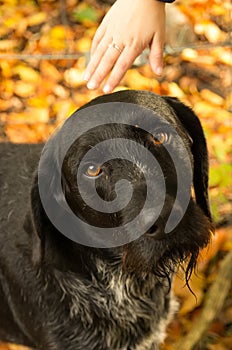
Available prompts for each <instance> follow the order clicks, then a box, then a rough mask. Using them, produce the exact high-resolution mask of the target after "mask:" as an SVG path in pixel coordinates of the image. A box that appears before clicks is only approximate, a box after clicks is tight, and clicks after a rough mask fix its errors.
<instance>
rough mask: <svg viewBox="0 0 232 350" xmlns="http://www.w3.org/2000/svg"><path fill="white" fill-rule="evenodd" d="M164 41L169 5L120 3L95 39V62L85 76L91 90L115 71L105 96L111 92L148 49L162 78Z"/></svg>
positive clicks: (142, 0)
mask: <svg viewBox="0 0 232 350" xmlns="http://www.w3.org/2000/svg"><path fill="white" fill-rule="evenodd" d="M164 41H165V3H163V2H160V1H156V0H117V1H116V2H115V3H114V5H113V6H112V7H111V8H110V10H109V11H108V13H107V14H106V16H105V17H104V19H103V21H102V23H101V24H100V26H99V27H98V29H97V31H96V33H95V36H94V38H93V41H92V47H91V51H90V54H91V59H90V62H89V64H88V66H87V68H86V72H85V76H84V79H85V80H86V81H88V83H87V87H88V88H89V89H97V88H98V87H99V85H100V84H101V83H102V81H103V80H104V79H105V78H106V76H107V75H108V73H109V72H110V71H111V73H110V76H109V78H108V79H107V82H106V83H105V85H104V87H103V91H104V92H105V93H109V92H111V91H112V90H113V89H114V88H115V87H116V86H117V85H118V84H119V82H120V80H121V79H122V77H123V76H124V74H125V73H126V71H127V70H128V69H129V67H130V66H131V65H132V63H133V62H134V60H135V59H136V57H138V56H139V55H140V54H141V53H142V51H143V50H144V49H145V48H146V47H147V46H148V45H150V54H149V62H150V65H151V68H152V70H153V72H154V73H155V74H157V75H161V74H162V67H163V46H164Z"/></svg>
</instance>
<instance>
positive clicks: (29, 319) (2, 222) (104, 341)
mask: <svg viewBox="0 0 232 350" xmlns="http://www.w3.org/2000/svg"><path fill="white" fill-rule="evenodd" d="M106 102H129V103H133V104H137V105H141V106H144V107H146V108H149V109H150V110H152V111H154V112H156V113H158V114H159V115H161V116H162V118H164V120H167V121H168V122H169V123H170V124H172V125H173V126H174V127H175V129H176V130H177V131H178V133H179V135H181V137H182V140H183V142H184V144H185V147H186V149H187V151H188V152H189V155H190V157H191V161H192V168H193V186H194V191H195V196H194V198H191V200H190V203H189V205H188V208H187V210H186V212H185V214H184V217H183V219H182V220H181V222H180V223H179V224H178V226H177V227H176V228H175V229H174V230H173V232H171V233H170V234H166V235H164V233H163V226H162V225H161V224H160V223H159V219H158V221H157V222H158V223H157V224H156V226H153V229H152V230H151V231H148V232H147V233H145V234H143V235H142V236H141V237H140V238H138V239H137V240H135V241H133V242H131V243H128V244H126V245H124V246H123V247H117V248H111V249H109V248H104V249H100V248H91V247H87V246H82V245H80V244H77V243H75V242H73V241H71V240H69V239H67V238H66V237H65V236H63V235H62V234H61V233H59V232H58V231H57V229H56V228H55V227H54V226H53V225H52V223H51V222H50V221H49V219H48V217H47V216H46V214H45V212H44V209H43V207H42V204H41V201H40V196H39V191H38V184H37V177H36V176H35V179H33V175H32V174H33V171H34V169H35V168H36V165H37V164H38V160H39V155H40V151H41V148H42V145H34V146H33V145H13V144H1V146H0V159H1V168H0V190H1V192H0V193H1V202H0V210H1V217H0V235H1V245H0V339H1V340H2V341H7V342H16V343H20V344H25V345H28V346H31V347H33V348H35V349H38V350H39V349H40V350H45V349H47V350H64V349H65V350H78V349H79V350H83V349H85V350H123V349H125V350H129V349H130V350H132V349H133V350H135V349H136V350H148V349H149V350H153V349H157V348H158V344H159V343H160V342H162V341H163V339H164V336H165V328H166V325H167V324H168V322H169V321H170V320H171V318H172V316H173V314H174V312H175V311H176V309H177V303H176V301H175V299H174V297H173V296H172V292H171V280H172V276H173V273H174V272H175V270H176V267H177V265H179V264H180V263H183V262H185V263H186V262H187V269H186V281H188V279H189V277H190V275H191V272H192V270H193V269H194V267H195V264H196V260H197V257H198V254H199V250H200V249H201V248H203V247H205V246H206V245H207V244H208V242H209V239H210V231H211V229H212V223H211V216H210V209H209V203H208V191H207V186H208V157H207V149H206V141H205V138H204V135H203V131H202V128H201V125H200V122H199V120H198V118H197V117H196V116H195V114H194V113H193V112H192V110H191V109H190V108H188V107H186V106H185V105H183V104H182V103H181V102H179V101H178V100H177V99H175V98H170V97H160V96H157V95H155V94H152V93H149V92H143V91H122V92H118V93H114V94H110V95H105V96H101V97H99V98H97V99H95V100H93V101H91V102H90V103H89V104H87V105H86V106H92V105H95V104H99V103H106ZM86 106H84V107H83V108H85V107H86ZM130 117H131V116H130ZM93 118H94V116H93ZM127 118H128V116H126V115H125V120H127ZM137 122H138V121H137V120H135V124H137ZM89 123H90V125H91V120H90V121H89ZM102 135H104V137H103V136H102ZM119 136H120V137H124V138H131V139H133V140H135V141H136V142H138V143H140V144H142V145H144V146H146V147H147V148H148V149H149V151H150V152H152V153H153V154H154V155H155V156H156V158H157V159H158V160H159V164H161V167H162V171H163V173H164V175H165V179H166V185H167V188H170V191H169V190H168V191H169V192H168V193H167V198H166V201H165V208H166V212H167V213H166V214H164V217H163V220H165V219H166V220H167V217H168V213H170V208H171V206H172V204H173V198H174V195H175V193H173V190H172V188H173V185H174V187H175V185H176V181H177V180H176V175H175V172H174V171H173V163H172V160H171V159H170V157H168V155H167V153H166V152H165V149H164V147H162V146H156V145H154V143H152V141H151V139H150V135H149V134H148V133H145V132H144V131H143V130H141V129H139V128H138V127H137V128H136V129H135V128H133V127H132V126H131V127H129V126H126V125H125V126H124V127H117V126H110V127H107V126H105V127H102V128H97V129H96V130H95V131H94V134H93V135H92V136H91V137H90V138H88V139H86V138H85V137H83V138H82V137H80V139H79V140H78V142H77V144H76V145H75V146H74V147H73V148H71V149H70V151H69V153H68V155H67V157H66V158H65V160H64V163H63V168H62V171H63V174H62V180H63V186H64V191H65V195H66V199H67V201H68V203H69V204H70V206H71V208H72V210H73V211H74V212H76V213H77V215H79V216H80V217H82V216H84V215H85V213H84V210H82V206H81V205H79V204H78V201H79V195H78V193H77V191H76V188H75V185H74V184H73V179H74V178H75V171H74V169H75V168H76V166H78V164H79V162H80V160H81V157H82V156H83V154H84V153H85V152H86V150H87V149H88V148H89V147H91V142H94V144H96V143H97V142H100V141H101V140H102V138H107V137H109V138H114V137H119ZM170 142H171V141H170ZM176 147H178V145H176ZM125 151H128V150H125ZM180 152H181V151H180ZM131 157H132V155H131ZM180 157H181V154H180ZM184 166H185V160H184V159H183V167H184ZM111 167H112V169H111V175H110V176H108V178H107V179H108V180H106V177H104V176H101V178H100V179H99V181H98V182H97V186H98V189H99V193H101V196H102V197H103V199H105V200H111V199H112V196H113V195H112V194H113V193H114V184H115V182H116V181H117V180H118V179H119V178H120V176H121V177H123V178H126V179H127V180H129V181H131V183H132V184H133V186H134V190H135V193H137V195H136V194H135V196H134V197H133V199H132V203H131V205H130V206H129V209H127V210H125V211H124V210H122V211H121V212H120V215H119V216H118V217H117V220H118V222H120V223H122V224H123V223H124V222H126V221H127V220H128V218H129V216H130V215H131V211H133V210H134V211H138V210H139V209H141V203H140V201H141V198H143V195H144V191H145V190H144V188H145V187H144V186H145V184H144V178H143V177H142V174H141V173H140V172H139V171H137V170H135V169H134V168H133V167H130V164H129V163H128V162H124V161H123V160H117V161H116V162H113V163H112V164H111ZM145 171H148V170H145ZM107 181H108V182H107ZM154 185H156V186H157V185H159V179H157V182H156V184H154ZM136 191H137V192H136ZM174 192H175V191H174ZM30 193H31V194H30ZM28 203H29V204H28ZM154 203H155V199H154ZM154 205H155V204H154ZM133 208H134V209H133ZM87 217H88V219H89V220H90V221H91V222H92V223H95V224H96V225H99V226H101V225H103V226H104V225H105V226H106V227H107V225H108V223H107V222H106V223H105V221H104V217H102V216H101V215H100V216H99V215H96V213H94V211H93V212H92V211H87ZM113 220H115V218H113V216H110V218H109V222H111V221H112V222H113ZM153 231H154V232H153ZM83 234H84V233H83Z"/></svg>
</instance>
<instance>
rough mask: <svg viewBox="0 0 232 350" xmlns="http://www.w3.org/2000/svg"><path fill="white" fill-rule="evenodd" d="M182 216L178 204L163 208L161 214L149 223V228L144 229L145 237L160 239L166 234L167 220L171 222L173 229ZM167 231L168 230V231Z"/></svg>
mask: <svg viewBox="0 0 232 350" xmlns="http://www.w3.org/2000/svg"><path fill="white" fill-rule="evenodd" d="M183 216H184V213H183V210H182V208H181V206H180V205H178V204H175V206H174V207H173V208H172V210H170V209H169V210H163V211H162V213H161V215H160V216H159V217H158V219H157V220H156V221H155V223H153V224H151V226H150V228H149V229H148V230H147V231H146V233H145V235H146V236H147V237H153V238H156V239H162V238H164V237H165V236H166V235H167V232H166V226H167V222H169V224H170V222H171V224H172V227H173V229H174V228H175V227H176V226H177V225H178V224H179V222H180V221H181V218H182V217H183ZM168 233H169V232H168Z"/></svg>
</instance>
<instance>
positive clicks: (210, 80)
mask: <svg viewBox="0 0 232 350" xmlns="http://www.w3.org/2000/svg"><path fill="white" fill-rule="evenodd" d="M0 3H1V6H0V78H1V84H0V142H5V141H11V142H15V143H37V142H45V141H46V140H47V139H48V137H49V136H50V135H51V133H52V132H53V131H54V130H55V128H56V127H57V126H58V125H60V123H62V122H63V121H64V120H65V119H66V118H67V117H68V116H69V115H70V114H71V113H72V112H73V111H74V110H75V109H76V108H78V107H79V106H81V105H83V104H84V103H86V102H88V101H89V100H90V99H92V98H93V97H95V96H97V95H99V94H102V91H101V90H100V89H99V90H98V91H89V90H88V89H87V88H86V85H85V82H84V80H83V73H84V70H85V67H86V63H87V61H88V58H89V49H90V46H91V40H92V38H93V35H94V32H95V30H96V28H97V26H98V23H99V22H100V20H101V19H102V17H103V16H104V14H105V12H106V10H107V5H105V4H102V2H100V1H97V0H88V1H78V0H65V1H53V0H46V1H45V0H38V1H32V0H25V1H23V0H21V1H20V0H2V1H0ZM168 6H170V8H169V9H168V12H170V14H169V15H168V18H167V45H166V48H165V57H164V60H165V69H164V75H163V76H162V78H157V77H156V76H154V74H153V73H152V71H151V69H150V67H149V65H148V64H147V60H146V55H143V56H142V57H140V59H139V60H137V61H136V62H135V65H134V66H133V67H132V68H131V69H130V70H129V71H128V72H127V74H126V76H125V77H124V78H123V80H122V82H121V85H120V86H119V87H118V88H117V89H125V88H129V89H145V90H150V91H153V92H155V93H158V94H165V95H171V96H176V97H178V98H180V99H181V100H182V101H184V102H185V103H186V104H188V105H190V106H191V107H192V108H193V109H194V111H195V112H196V114H197V115H198V116H199V118H200V119H201V122H202V124H203V127H204V130H205V133H206V136H207V141H208V145H209V155H210V198H211V206H212V211H213V216H214V220H215V223H216V227H217V229H216V234H215V235H214V236H213V237H212V242H211V245H210V247H209V248H207V249H205V251H204V252H202V255H201V259H200V260H199V264H198V271H197V273H196V275H193V277H192V280H191V283H190V287H191V289H192V290H193V292H194V294H195V296H194V295H193V294H191V293H190V292H189V290H188V289H187V288H183V287H184V284H185V282H184V281H183V280H182V277H181V272H180V273H179V277H177V279H176V283H175V292H176V294H177V296H178V298H179V300H180V302H181V309H180V312H179V314H178V316H177V317H176V320H175V321H174V322H173V323H172V325H171V327H170V330H169V336H168V338H167V341H166V344H165V345H164V347H163V349H164V350H171V349H173V344H174V343H176V342H177V341H178V340H179V338H181V337H184V336H185V334H186V333H188V332H189V330H190V329H191V326H192V324H193V323H194V322H197V319H198V316H199V314H200V312H201V308H202V305H203V303H204V301H205V298H207V290H208V288H209V286H210V285H211V284H212V283H213V281H215V279H216V278H217V273H218V267H219V264H220V261H221V259H222V258H223V257H224V256H225V255H226V254H227V253H228V252H229V251H231V250H232V191H231V189H232V132H231V130H232V88H231V86H232V43H231V30H232V24H231V23H232V4H231V1H230V0H192V1H188V0H179V1H176V3H175V5H167V7H168ZM172 11H175V14H174V15H173V12H172ZM226 300H227V301H226V303H225V306H224V308H223V309H222V311H221V313H220V314H219V315H217V317H216V319H215V321H214V322H213V323H212V324H211V326H210V329H209V331H208V333H207V334H205V335H204V337H203V339H202V342H201V344H200V345H199V347H198V348H197V349H202V350H226V349H227V350H228V349H231V348H232V303H231V296H230V298H229V297H228V298H227V299H226ZM20 349H21V350H22V347H17V346H15V345H5V344H0V350H20Z"/></svg>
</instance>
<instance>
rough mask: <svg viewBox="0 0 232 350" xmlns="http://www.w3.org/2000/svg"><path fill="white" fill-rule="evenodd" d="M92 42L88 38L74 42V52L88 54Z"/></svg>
mask: <svg viewBox="0 0 232 350" xmlns="http://www.w3.org/2000/svg"><path fill="white" fill-rule="evenodd" d="M91 43H92V40H91V39H90V38H86V37H83V38H80V39H79V40H77V41H76V50H77V51H80V52H88V51H89V50H90V47H91Z"/></svg>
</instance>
